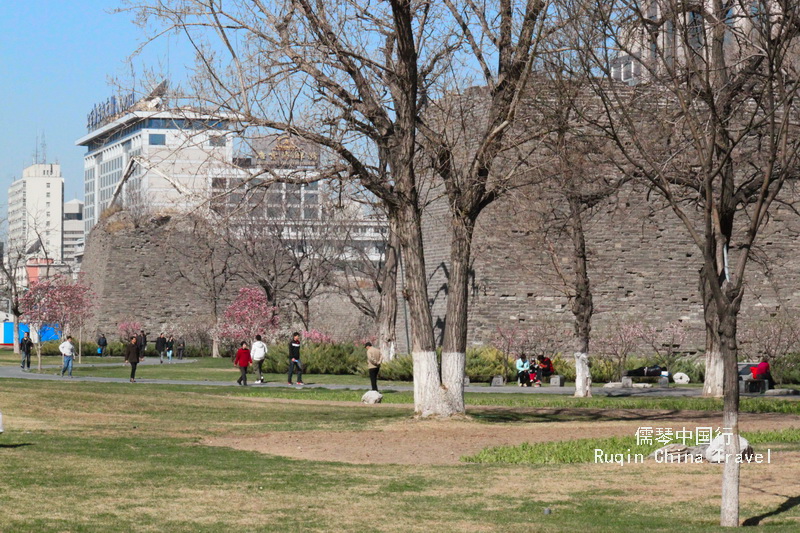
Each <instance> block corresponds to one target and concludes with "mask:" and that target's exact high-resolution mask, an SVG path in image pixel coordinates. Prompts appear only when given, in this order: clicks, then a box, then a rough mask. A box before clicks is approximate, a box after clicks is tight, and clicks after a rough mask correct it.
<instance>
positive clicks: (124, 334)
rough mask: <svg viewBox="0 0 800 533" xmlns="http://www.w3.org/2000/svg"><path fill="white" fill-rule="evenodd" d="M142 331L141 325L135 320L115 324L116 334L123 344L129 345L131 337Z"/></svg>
mask: <svg viewBox="0 0 800 533" xmlns="http://www.w3.org/2000/svg"><path fill="white" fill-rule="evenodd" d="M141 330H142V323H141V322H139V321H137V320H127V319H126V320H123V321H122V322H120V323H119V324H117V333H118V334H119V338H120V340H121V341H122V343H123V344H126V343H129V342H130V340H131V337H133V336H134V335H137V334H138V333H139V332H140V331H141Z"/></svg>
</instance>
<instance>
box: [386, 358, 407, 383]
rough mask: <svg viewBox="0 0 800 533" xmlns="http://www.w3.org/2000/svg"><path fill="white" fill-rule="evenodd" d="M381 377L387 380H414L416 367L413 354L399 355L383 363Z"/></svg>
mask: <svg viewBox="0 0 800 533" xmlns="http://www.w3.org/2000/svg"><path fill="white" fill-rule="evenodd" d="M380 379H382V380H386V381H413V379H414V367H413V361H412V358H411V355H398V356H397V357H395V358H394V359H393V360H391V361H387V362H385V363H383V364H382V365H381V374H380Z"/></svg>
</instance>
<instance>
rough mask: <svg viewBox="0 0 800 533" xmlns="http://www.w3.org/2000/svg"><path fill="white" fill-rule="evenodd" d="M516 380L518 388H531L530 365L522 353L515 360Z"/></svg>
mask: <svg viewBox="0 0 800 533" xmlns="http://www.w3.org/2000/svg"><path fill="white" fill-rule="evenodd" d="M517 379H518V380H519V386H520V387H530V386H531V364H530V362H529V361H528V357H527V356H526V355H525V354H524V353H523V354H520V355H519V359H517Z"/></svg>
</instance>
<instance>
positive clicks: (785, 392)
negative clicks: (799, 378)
mask: <svg viewBox="0 0 800 533" xmlns="http://www.w3.org/2000/svg"><path fill="white" fill-rule="evenodd" d="M795 394H800V392H799V391H797V390H795V389H769V390H768V391H766V392H765V393H764V396H794V395H795Z"/></svg>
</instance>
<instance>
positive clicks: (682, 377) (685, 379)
mask: <svg viewBox="0 0 800 533" xmlns="http://www.w3.org/2000/svg"><path fill="white" fill-rule="evenodd" d="M672 381H674V382H675V383H677V384H678V385H688V384H689V382H690V381H691V380H690V379H689V376H687V375H686V374H684V373H683V372H678V373H677V374H675V375H674V376H672Z"/></svg>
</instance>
